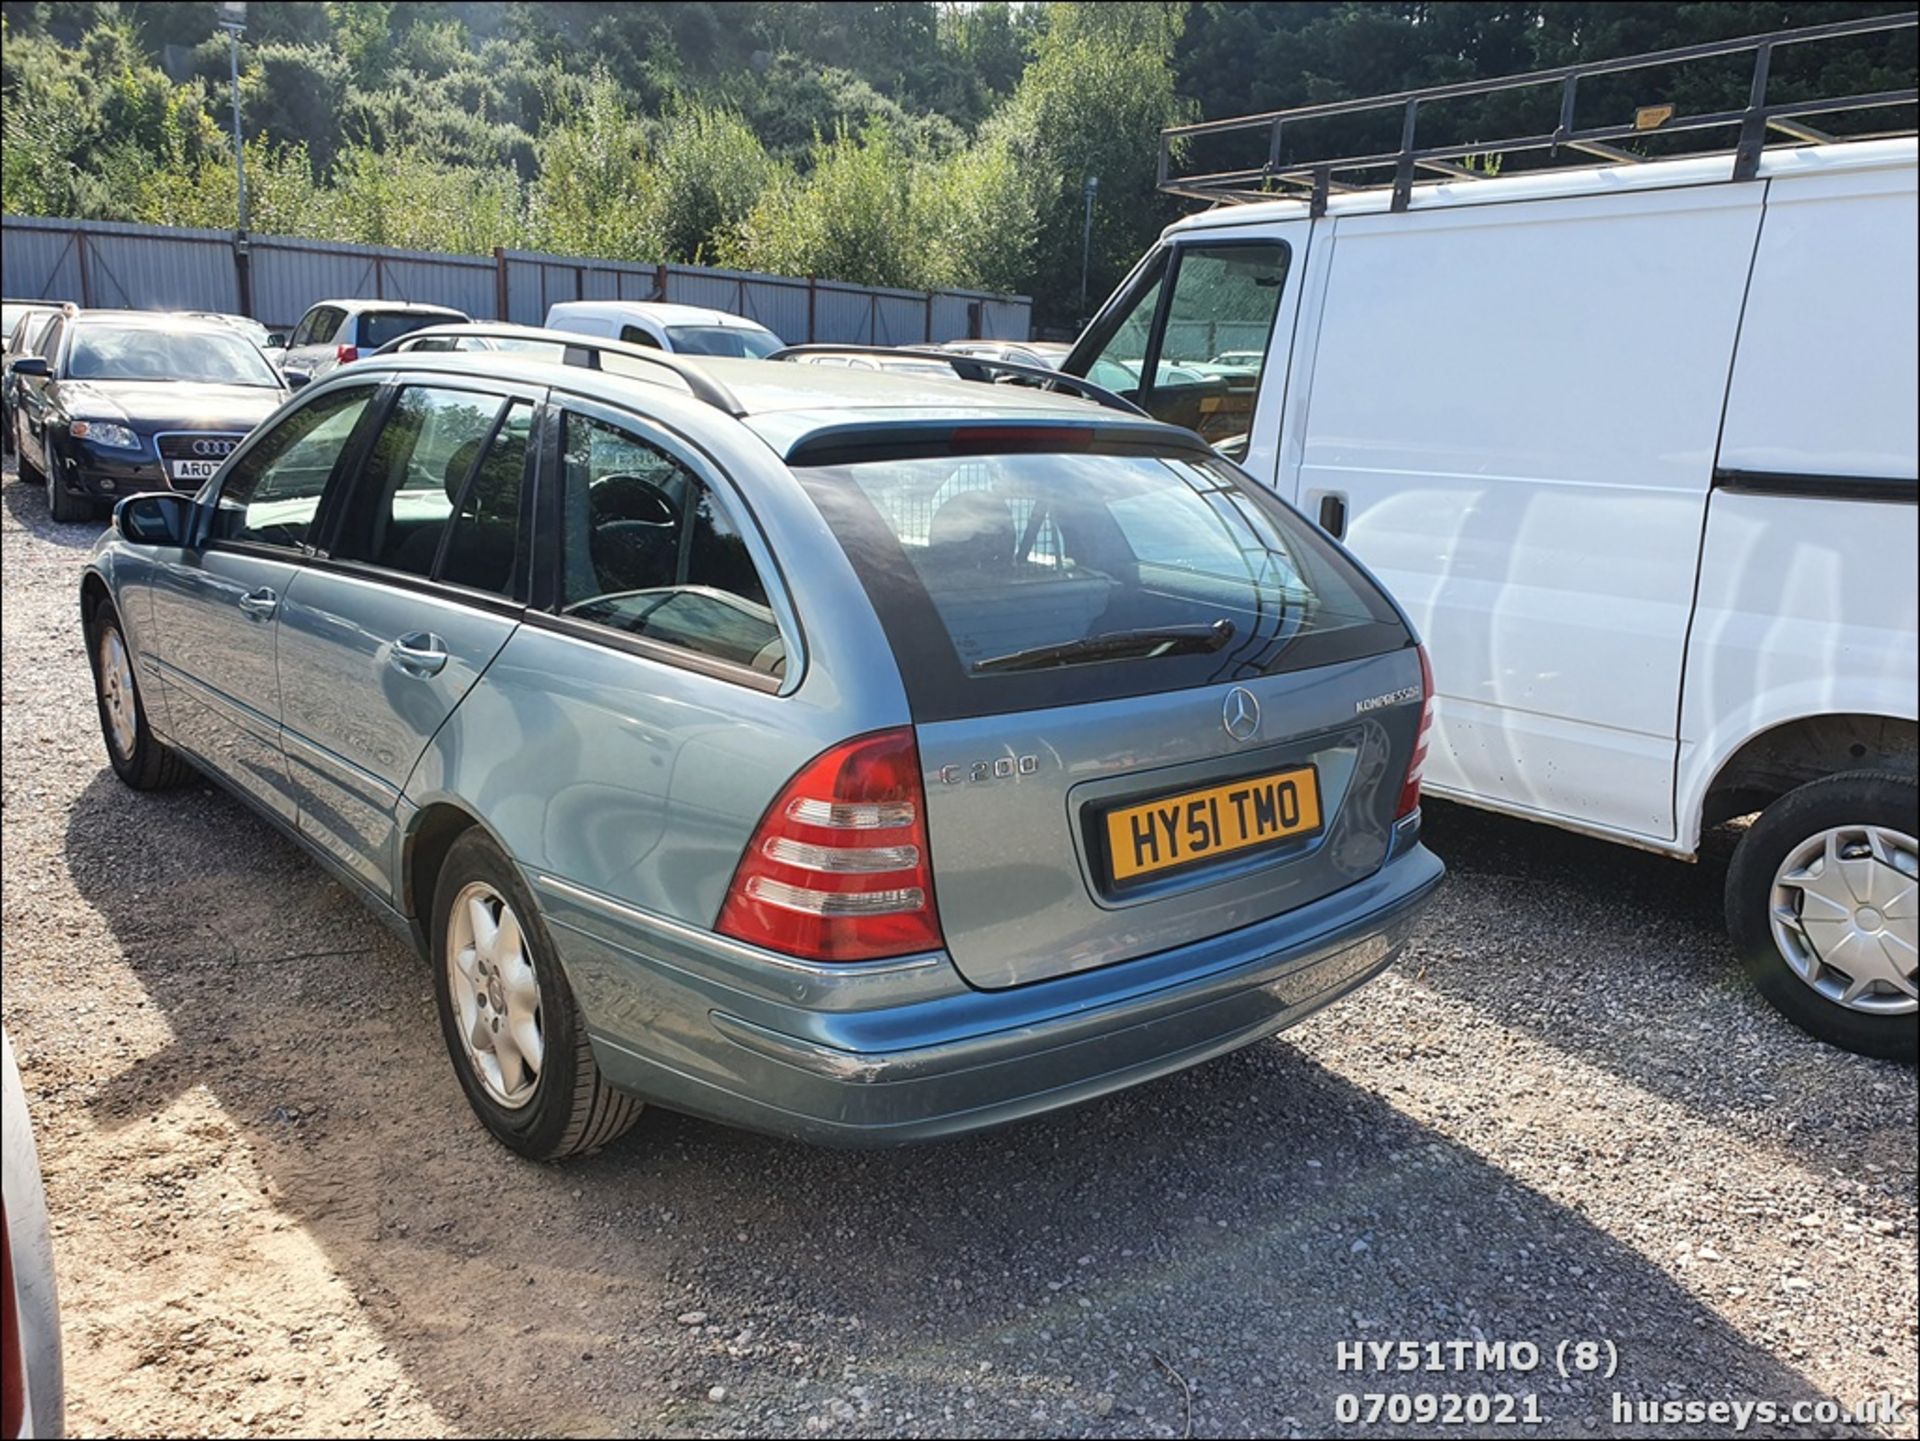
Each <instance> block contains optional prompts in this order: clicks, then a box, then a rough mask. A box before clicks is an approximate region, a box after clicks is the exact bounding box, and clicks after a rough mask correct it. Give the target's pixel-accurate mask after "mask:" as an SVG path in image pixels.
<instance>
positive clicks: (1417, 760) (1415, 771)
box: [1393, 645, 1433, 820]
mask: <svg viewBox="0 0 1920 1441" xmlns="http://www.w3.org/2000/svg"><path fill="white" fill-rule="evenodd" d="M1432 729H1433V663H1432V662H1431V661H1429V660H1428V659H1427V648H1426V647H1425V646H1424V645H1423V646H1421V647H1420V733H1419V735H1417V736H1416V737H1415V738H1414V742H1413V759H1412V760H1410V761H1408V762H1407V778H1406V780H1405V781H1403V782H1402V783H1401V786H1400V804H1399V806H1398V807H1397V808H1396V809H1395V811H1394V813H1393V815H1394V819H1395V820H1398V819H1400V818H1401V817H1402V816H1410V815H1412V814H1413V813H1414V812H1415V811H1417V810H1419V809H1420V772H1421V771H1422V770H1424V769H1425V768H1426V764H1427V734H1428V732H1430V731H1431V730H1432Z"/></svg>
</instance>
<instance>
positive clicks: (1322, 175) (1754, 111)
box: [1157, 12, 1916, 216]
mask: <svg viewBox="0 0 1920 1441" xmlns="http://www.w3.org/2000/svg"><path fill="white" fill-rule="evenodd" d="M1915 19H1916V17H1915V15H1914V14H1913V13H1912V12H1908V13H1906V14H1904V15H1881V16H1877V17H1874V18H1871V19H1864V20H1839V21H1835V22H1833V23H1831V24H1827V25H1808V26H1805V27H1803V28H1800V29H1797V30H1780V31H1776V32H1774V33H1772V34H1768V35H1749V36H1746V37H1745V38H1743V39H1738V40H1719V41H1713V42H1710V43H1707V44H1702V45H1685V46H1681V47H1679V48H1678V49H1673V50H1656V51H1653V52H1651V53H1649V54H1645V55H1630V56H1626V57H1624V58H1622V59H1618V60H1596V61H1591V62H1588V63H1585V64H1579V65H1563V66H1561V67H1559V68H1558V69H1553V70H1535V71H1532V72H1530V73H1528V74H1524V75H1507V76H1501V77H1498V78H1495V79H1492V80H1465V81H1460V82H1458V83H1456V84H1452V85H1435V86H1431V87H1429V88H1427V89H1424V90H1403V91H1400V92H1399V93H1398V94H1394V95H1381V96H1376V97H1374V98H1371V99H1363V100H1336V101H1331V102H1328V103H1326V104H1322V105H1303V106H1300V107H1298V108H1296V109H1293V110H1274V111H1268V112H1266V113H1264V114H1259V115H1246V116H1240V117H1237V118H1234V119H1228V120H1203V121H1200V122H1198V123H1196V124H1191V125H1175V126H1170V127H1169V128H1167V129H1165V130H1162V131H1161V132H1160V162H1159V175H1158V177H1157V183H1158V185H1159V188H1160V189H1161V190H1163V191H1165V192H1167V193H1168V194H1170V195H1183V196H1187V197H1189V198H1191V199H1195V200H1211V201H1216V202H1221V203H1227V204H1244V203H1247V202H1251V201H1256V200H1273V199H1278V198H1282V197H1284V196H1287V195H1290V194H1291V195H1298V194H1300V193H1302V191H1303V190H1304V192H1305V194H1306V196H1307V199H1308V203H1309V206H1310V210H1311V213H1312V214H1313V215H1315V216H1320V215H1324V214H1325V213H1326V209H1327V197H1328V195H1329V194H1330V193H1331V192H1333V191H1336V190H1338V191H1353V190H1378V189H1384V188H1386V186H1387V185H1388V184H1391V186H1392V189H1393V209H1394V210H1396V211H1398V210H1405V209H1406V208H1407V205H1408V203H1409V202H1410V201H1411V199H1412V195H1413V184H1414V179H1415V177H1416V176H1419V175H1422V174H1424V175H1427V176H1438V177H1444V178H1446V179H1451V180H1480V179H1485V178H1487V172H1485V171H1476V170H1474V169H1471V168H1469V166H1468V165H1467V164H1466V163H1465V162H1466V160H1467V158H1468V157H1470V156H1484V157H1501V156H1508V155H1518V154H1523V153H1527V152H1532V151H1541V150H1544V151H1546V152H1548V153H1549V155H1551V156H1553V157H1556V158H1557V157H1558V156H1559V155H1560V152H1561V151H1562V150H1563V149H1565V150H1569V151H1572V152H1575V153H1576V154H1577V155H1578V156H1579V157H1580V160H1579V161H1578V162H1577V163H1582V164H1588V163H1591V161H1592V159H1593V158H1595V157H1597V158H1599V159H1601V160H1605V161H1608V162H1611V163H1617V164H1632V163H1636V162H1639V161H1642V160H1644V159H1646V158H1647V157H1645V156H1642V155H1635V154H1634V153H1632V152H1631V151H1629V150H1626V149H1623V148H1622V145H1623V143H1624V142H1631V141H1633V140H1635V139H1639V138H1645V137H1646V136H1648V135H1652V134H1656V133H1658V134H1661V135H1667V134H1675V133H1678V132H1683V131H1713V130H1720V131H1730V132H1733V144H1732V145H1731V147H1729V146H1727V145H1726V144H1724V143H1722V144H1717V145H1712V146H1707V147H1704V148H1703V149H1701V150H1699V151H1692V152H1687V153H1689V154H1695V155H1701V154H1706V155H1717V154H1726V153H1728V151H1729V149H1731V153H1732V154H1733V157H1734V163H1733V176H1732V178H1733V179H1734V180H1751V179H1753V177H1754V175H1755V174H1756V173H1757V172H1758V170H1759V166H1760V155H1761V152H1762V151H1763V150H1765V149H1766V147H1767V144H1768V139H1769V136H1770V135H1771V134H1778V135H1779V136H1783V137H1785V140H1784V142H1783V143H1786V144H1792V145H1824V144H1831V143H1834V142H1836V141H1839V140H1843V139H1845V140H1858V139H1882V138H1886V137H1888V136H1892V135H1911V134H1914V133H1915V127H1914V126H1913V125H1911V124H1907V125H1903V126H1900V127H1898V128H1896V129H1893V130H1888V131H1878V132H1875V133H1874V134H1873V135H1871V136H1867V135H1850V136H1840V135H1833V134H1829V133H1828V132H1827V131H1825V130H1823V129H1821V128H1819V127H1818V126H1816V125H1813V124H1810V123H1808V121H1809V119H1810V118H1817V117H1824V116H1829V115H1840V114H1843V113H1847V112H1858V111H1865V110H1878V109H1887V108H1891V107H1894V106H1900V105H1912V104H1913V103H1914V102H1915V95H1916V91H1915V89H1914V87H1912V86H1909V87H1908V88H1906V89H1904V90H1883V91H1878V92H1874V93H1871V94H1863V95H1843V96H1832V97H1828V98H1825V99H1818V100H1799V101H1776V102H1769V101H1768V99H1767V82H1768V77H1769V74H1770V71H1771V69H1772V63H1773V55H1774V52H1775V51H1776V50H1778V49H1780V48H1781V47H1783V46H1788V45H1802V44H1810V43H1814V42H1818V41H1823V40H1840V39H1846V38H1849V37H1856V36H1861V35H1873V34H1879V33H1882V32H1890V31H1895V30H1912V29H1914V26H1915ZM1749 51H1750V52H1752V55H1753V72H1752V77H1751V80H1750V83H1749V85H1748V93H1747V103H1746V105H1745V106H1744V107H1743V108H1741V109H1738V110H1722V111H1715V112H1713V113H1711V114H1705V115H1679V114H1676V113H1675V108H1674V106H1672V105H1670V104H1655V105H1643V106H1641V107H1639V108H1638V109H1637V110H1636V111H1635V112H1634V116H1633V119H1632V120H1631V121H1630V122H1628V123H1625V124H1615V125H1599V126H1592V127H1589V128H1585V129H1579V128H1576V127H1575V125H1574V105H1575V99H1576V96H1577V94H1578V91H1579V86H1580V82H1581V81H1582V80H1587V79H1591V78H1593V77H1596V76H1602V75H1618V74H1623V73H1627V72H1630V71H1636V70H1645V69H1649V68H1651V67H1654V66H1659V65H1673V64H1679V63H1682V62H1685V61H1690V60H1704V59H1709V58H1712V57H1716V56H1729V55H1740V54H1744V53H1746V52H1749ZM1548 85H1557V86H1558V87H1560V120H1559V124H1557V125H1556V126H1555V127H1554V128H1553V129H1552V130H1551V131H1547V132H1544V133H1540V134H1533V135H1518V136H1512V137H1509V138H1506V139H1500V140H1475V141H1472V142H1470V143H1468V144H1459V143H1455V144H1451V145H1424V146H1423V145H1421V144H1419V143H1418V140H1417V137H1416V133H1415V132H1416V125H1417V122H1418V119H1419V115H1420V107H1421V106H1422V105H1427V104H1430V103H1432V102H1434V101H1437V100H1455V99H1460V98H1463V97H1468V96H1485V95H1492V94H1495V93H1497V92H1500V91H1508V90H1522V89H1528V88H1531V87H1535V86H1548ZM1395 110H1398V111H1399V112H1400V113H1401V126H1400V145H1399V148H1398V149H1395V150H1386V151H1378V152H1375V153H1372V154H1363V155H1346V156H1329V157H1327V158H1325V159H1320V160H1311V161H1306V162H1300V163H1287V164H1283V163H1282V161H1281V153H1280V147H1281V142H1282V140H1283V139H1284V138H1285V137H1286V136H1287V134H1288V131H1289V129H1290V128H1291V127H1294V126H1297V125H1299V124H1300V123H1301V122H1303V121H1312V120H1325V119H1329V118H1331V117H1335V116H1351V115H1362V114H1380V113H1383V112H1388V113H1390V112H1392V111H1395ZM1260 131H1265V132H1267V159H1266V163H1265V164H1264V165H1261V166H1258V167H1255V168H1251V169H1240V170H1220V171H1214V172H1212V173H1208V174H1197V175H1174V174H1173V173H1172V168H1173V159H1174V151H1175V149H1176V148H1177V147H1182V146H1183V145H1184V143H1185V142H1186V141H1188V140H1191V139H1193V138H1195V137H1199V136H1210V135H1228V134H1251V133H1255V132H1260ZM1569 163H1572V162H1569ZM1384 170H1390V171H1391V179H1390V181H1389V180H1381V179H1367V178H1365V177H1364V175H1362V176H1360V177H1356V176H1355V172H1367V171H1375V172H1378V171H1384ZM1289 187H1292V188H1291V189H1289Z"/></svg>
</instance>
